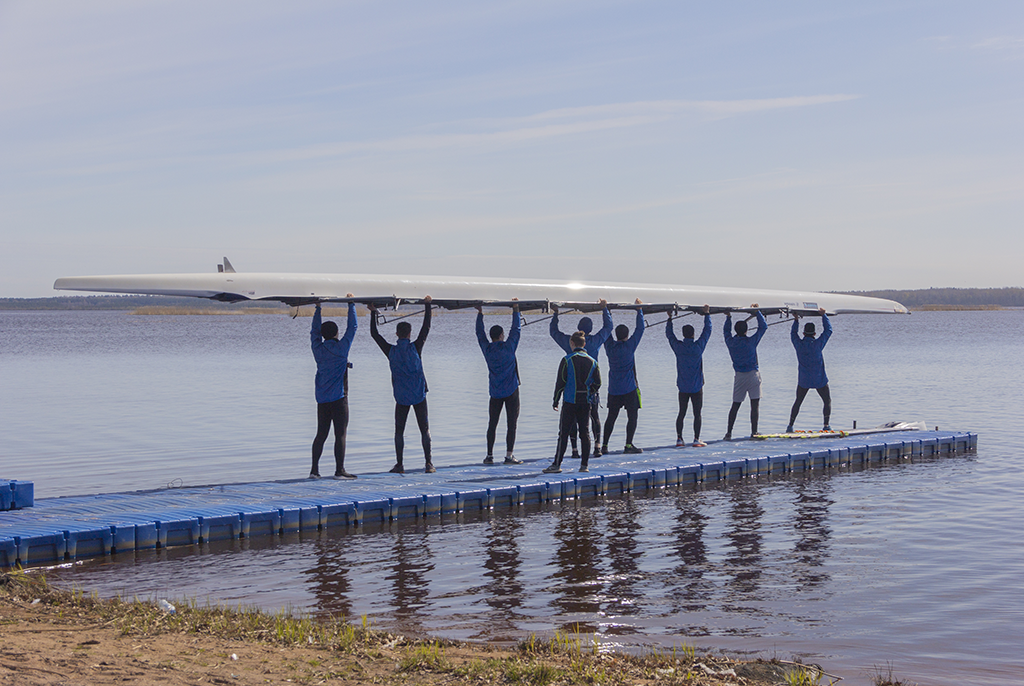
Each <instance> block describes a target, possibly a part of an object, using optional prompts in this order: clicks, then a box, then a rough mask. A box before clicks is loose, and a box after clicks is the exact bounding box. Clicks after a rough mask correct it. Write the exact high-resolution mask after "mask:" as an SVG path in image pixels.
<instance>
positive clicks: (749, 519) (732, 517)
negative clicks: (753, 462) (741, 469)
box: [725, 483, 764, 599]
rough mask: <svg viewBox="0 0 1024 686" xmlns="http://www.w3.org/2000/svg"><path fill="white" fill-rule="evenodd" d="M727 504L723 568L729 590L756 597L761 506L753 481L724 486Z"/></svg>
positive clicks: (760, 536) (761, 569)
mask: <svg viewBox="0 0 1024 686" xmlns="http://www.w3.org/2000/svg"><path fill="white" fill-rule="evenodd" d="M728 493H729V502H730V503H731V508H730V510H729V513H728V518H729V529H728V531H727V532H726V538H727V539H728V541H729V546H730V547H731V548H732V550H731V552H730V553H729V554H728V555H727V556H726V559H725V565H726V572H727V573H728V574H729V575H731V576H732V581H731V583H730V587H731V590H732V591H733V592H735V593H737V594H740V596H745V597H746V598H748V599H756V598H757V595H758V590H759V582H760V580H761V575H762V574H763V573H764V568H763V567H762V564H761V558H762V552H761V549H762V546H763V537H762V534H761V527H762V519H763V518H764V508H762V507H761V504H760V491H759V490H758V487H757V485H756V484H754V485H751V484H746V483H742V484H734V485H733V486H732V487H731V488H729V489H728Z"/></svg>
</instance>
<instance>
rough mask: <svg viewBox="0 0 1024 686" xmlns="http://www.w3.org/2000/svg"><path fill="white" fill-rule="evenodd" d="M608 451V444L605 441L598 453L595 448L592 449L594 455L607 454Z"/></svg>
mask: <svg viewBox="0 0 1024 686" xmlns="http://www.w3.org/2000/svg"><path fill="white" fill-rule="evenodd" d="M610 452H611V451H610V450H608V444H607V443H605V444H604V445H602V446H601V452H600V453H598V452H597V451H596V450H595V451H594V457H601V455H607V454H608V453H610Z"/></svg>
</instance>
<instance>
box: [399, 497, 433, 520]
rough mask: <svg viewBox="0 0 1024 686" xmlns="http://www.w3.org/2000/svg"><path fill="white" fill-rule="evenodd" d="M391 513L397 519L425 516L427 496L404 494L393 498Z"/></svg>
mask: <svg viewBox="0 0 1024 686" xmlns="http://www.w3.org/2000/svg"><path fill="white" fill-rule="evenodd" d="M391 513H392V514H393V515H394V516H395V517H396V518H397V519H409V518H411V517H424V516H426V514H427V503H426V496H423V495H403V496H398V497H395V498H392V499H391Z"/></svg>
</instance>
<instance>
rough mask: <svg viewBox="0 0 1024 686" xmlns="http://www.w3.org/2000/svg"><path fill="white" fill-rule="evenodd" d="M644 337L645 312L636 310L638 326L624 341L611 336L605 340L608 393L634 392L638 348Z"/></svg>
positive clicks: (636, 385)
mask: <svg viewBox="0 0 1024 686" xmlns="http://www.w3.org/2000/svg"><path fill="white" fill-rule="evenodd" d="M643 337H644V313H643V310H639V309H638V310H637V311H636V328H635V329H633V335H631V336H630V337H629V338H627V339H626V340H624V341H616V340H612V339H611V338H609V339H608V340H606V341H605V342H604V352H605V354H606V355H608V395H623V394H625V393H632V392H633V391H635V390H636V389H637V387H638V384H637V380H636V348H637V346H638V345H640V339H641V338H643Z"/></svg>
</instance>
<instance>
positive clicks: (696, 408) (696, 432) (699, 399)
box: [676, 390, 704, 443]
mask: <svg viewBox="0 0 1024 686" xmlns="http://www.w3.org/2000/svg"><path fill="white" fill-rule="evenodd" d="M690 403H692V404H693V442H694V443H696V442H697V441H699V440H700V426H701V416H700V412H701V409H703V407H704V391H702V390H701V391H697V392H696V393H680V394H679V414H678V415H676V438H678V439H680V440H681V439H682V438H683V420H684V419H686V406H687V405H688V404H690Z"/></svg>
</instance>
